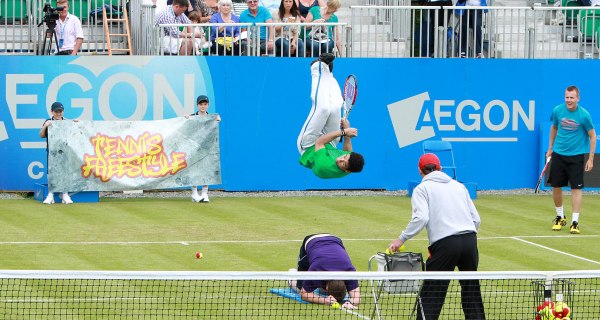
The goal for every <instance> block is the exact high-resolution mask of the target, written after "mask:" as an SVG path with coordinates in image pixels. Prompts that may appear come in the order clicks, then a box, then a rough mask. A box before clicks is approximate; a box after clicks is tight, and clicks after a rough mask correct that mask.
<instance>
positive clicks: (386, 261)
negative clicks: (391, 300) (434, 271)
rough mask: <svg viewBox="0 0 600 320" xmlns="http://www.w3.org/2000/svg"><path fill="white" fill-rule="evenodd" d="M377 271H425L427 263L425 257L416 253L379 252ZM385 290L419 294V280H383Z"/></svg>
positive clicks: (376, 258)
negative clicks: (424, 260)
mask: <svg viewBox="0 0 600 320" xmlns="http://www.w3.org/2000/svg"><path fill="white" fill-rule="evenodd" d="M375 260H377V271H407V272H409V271H423V270H425V263H424V262H423V255H422V254H421V253H416V252H398V253H393V254H386V253H383V252H378V253H377V255H376V256H375ZM379 285H380V286H382V287H383V290H385V291H386V292H389V293H402V292H418V291H419V287H420V286H419V280H381V281H380V283H379Z"/></svg>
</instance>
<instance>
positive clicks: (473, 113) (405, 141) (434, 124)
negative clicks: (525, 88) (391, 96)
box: [387, 92, 535, 148]
mask: <svg viewBox="0 0 600 320" xmlns="http://www.w3.org/2000/svg"><path fill="white" fill-rule="evenodd" d="M387 107H388V112H389V114H390V118H391V121H392V124H393V127H394V133H395V134H396V140H397V141H398V146H399V147H400V148H403V147H406V146H409V145H411V144H414V143H417V142H421V141H423V140H427V139H431V138H434V137H436V136H437V135H440V136H443V137H442V138H441V139H442V140H447V141H463V142H500V141H504V142H514V141H518V136H517V134H516V132H518V131H520V130H521V129H522V127H524V128H525V129H526V130H528V131H534V128H535V101H533V100H529V101H526V102H524V103H521V102H520V101H517V100H513V101H510V102H505V101H502V100H492V101H489V102H479V101H475V100H462V101H455V100H448V99H435V100H431V99H430V96H429V92H423V93H421V94H418V95H415V96H412V97H409V98H406V99H403V100H400V101H396V102H394V103H391V104H389V105H388V106H387Z"/></svg>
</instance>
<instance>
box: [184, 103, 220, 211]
mask: <svg viewBox="0 0 600 320" xmlns="http://www.w3.org/2000/svg"><path fill="white" fill-rule="evenodd" d="M208 103H209V101H208V97H207V96H205V95H199V96H198V98H196V105H197V106H198V111H196V112H195V113H192V114H190V115H189V116H186V118H189V117H190V116H199V117H206V116H207V115H208ZM215 121H217V122H221V116H219V115H218V114H217V115H216V117H215ZM192 201H193V202H201V203H209V202H210V201H209V199H208V186H207V185H203V186H202V194H200V195H199V194H198V187H196V186H192Z"/></svg>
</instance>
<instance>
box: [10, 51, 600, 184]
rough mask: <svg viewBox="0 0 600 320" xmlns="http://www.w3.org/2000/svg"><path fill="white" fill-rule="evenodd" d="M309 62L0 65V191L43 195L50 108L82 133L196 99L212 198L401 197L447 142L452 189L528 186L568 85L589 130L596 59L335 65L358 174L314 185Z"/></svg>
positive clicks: (157, 115) (598, 93) (75, 60)
mask: <svg viewBox="0 0 600 320" xmlns="http://www.w3.org/2000/svg"><path fill="white" fill-rule="evenodd" d="M312 60H313V59H310V58H264V57H217V56H211V57H201V56H197V57H159V56H123V57H114V56H113V57H100V56H97V57H92V56H78V57H67V56H64V57H63V56H59V57H56V56H53V57H47V56H46V57H41V56H40V57H31V56H28V57H24V56H0V65H2V68H0V88H1V89H0V155H1V156H0V190H33V189H34V186H35V184H36V183H46V181H47V175H46V172H47V163H46V143H45V142H46V141H45V139H41V138H40V137H39V131H40V127H41V126H42V124H43V123H44V120H45V119H47V118H49V107H50V105H51V104H52V102H54V101H60V102H62V103H63V104H64V106H65V115H64V116H65V117H66V118H68V119H77V120H79V121H80V122H82V123H83V122H84V121H93V122H98V121H143V122H145V121H160V120H163V119H173V118H183V116H185V115H189V114H191V113H193V112H195V111H196V108H197V106H196V97H197V96H198V95H206V96H208V97H209V99H210V105H209V108H208V112H209V113H210V114H213V113H218V114H219V115H220V116H221V118H222V119H223V121H222V122H220V125H219V126H220V132H219V134H220V142H221V145H220V151H221V169H222V170H221V176H222V182H221V184H218V185H215V186H213V188H215V189H224V190H227V191H256V190H258V191H261V190H307V189H308V190H312V189H378V190H381V189H385V190H401V189H406V188H407V185H408V181H412V180H418V179H419V178H420V176H419V172H418V170H417V161H418V159H419V156H420V155H421V154H422V153H423V142H424V141H426V140H444V141H449V142H451V143H452V147H453V151H454V159H455V163H456V167H458V169H457V176H458V179H459V180H460V181H467V182H474V183H476V184H477V188H478V189H479V190H490V189H517V188H533V187H534V186H535V183H536V181H537V179H538V176H539V173H540V171H539V170H540V167H539V163H540V162H541V161H543V154H544V152H545V151H546V149H547V148H548V146H547V145H543V144H542V145H540V139H541V135H547V133H546V132H542V131H541V130H540V123H542V122H547V121H549V119H550V114H551V112H552V108H553V107H554V106H556V105H558V104H560V103H562V102H563V101H564V90H565V88H566V87H567V86H570V85H576V86H578V87H579V88H580V89H581V100H580V104H581V105H582V106H584V107H585V108H586V109H587V110H588V111H589V112H590V113H591V115H592V119H593V120H594V121H595V122H596V123H598V121H599V119H600V107H598V101H600V90H597V87H598V84H597V83H598V81H597V80H596V77H595V75H597V74H599V73H600V63H598V61H595V60H575V59H573V60H549V59H533V60H522V59H379V58H338V59H336V60H335V62H334V69H333V75H334V77H335V78H336V79H337V80H338V82H339V83H340V85H343V82H344V80H345V79H346V77H347V76H348V74H354V75H356V77H357V78H358V83H359V90H358V97H357V99H356V104H355V107H354V109H353V111H352V114H351V116H350V122H351V125H352V126H353V127H356V128H358V130H359V135H358V137H357V138H355V139H353V141H352V144H353V148H354V150H356V151H357V152H359V153H361V154H363V156H364V157H365V162H366V164H365V167H364V170H363V172H361V173H359V174H351V175H348V176H347V177H345V178H342V179H327V180H324V179H320V178H318V177H315V175H314V174H313V173H312V172H311V171H310V170H309V169H306V168H304V167H303V166H301V165H300V164H299V163H298V158H299V154H298V150H297V148H296V139H297V137H298V134H299V132H300V129H301V127H302V125H303V123H304V121H305V120H306V117H307V116H308V113H309V111H310V108H311V100H310V93H311V78H310V71H309V70H310V63H311V61H312ZM557 70H559V71H560V70H579V71H581V70H585V72H567V73H560V72H558V71H557ZM557 72H558V73H557ZM559 73H560V76H557V74H559ZM153 129H154V128H153ZM597 129H598V128H597ZM93 135H95V132H94V133H93ZM93 135H92V136H93ZM136 139H139V137H136ZM98 141H100V140H98ZM169 159H170V161H173V160H172V158H169ZM596 159H600V158H599V157H596ZM596 161H598V160H596ZM80 169H81V168H80ZM131 170H133V169H131ZM50 171H52V170H50ZM182 171H183V170H182ZM182 171H179V172H177V173H176V175H178V174H180V173H181V172H182ZM596 171H599V172H600V165H598V164H596V166H595V167H594V172H596ZM78 174H80V175H81V172H80V171H78ZM89 179H96V180H97V182H98V181H102V180H101V179H102V175H100V176H99V177H95V176H93V175H90V178H89ZM153 179H156V178H153ZM175 179H176V178H175ZM110 181H111V182H112V181H115V179H114V178H111V179H110ZM186 183H187V182H186ZM175 184H177V183H175ZM182 184H183V183H182ZM209 184H210V183H209ZM586 185H587V184H586ZM70 187H72V186H70ZM120 187H129V186H127V185H123V186H120ZM135 188H145V187H135ZM69 191H71V190H69Z"/></svg>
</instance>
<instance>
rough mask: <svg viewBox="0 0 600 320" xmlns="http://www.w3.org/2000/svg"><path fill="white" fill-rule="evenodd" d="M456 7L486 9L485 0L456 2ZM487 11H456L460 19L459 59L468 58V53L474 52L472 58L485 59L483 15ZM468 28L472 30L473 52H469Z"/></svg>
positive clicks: (460, 0)
mask: <svg viewBox="0 0 600 320" xmlns="http://www.w3.org/2000/svg"><path fill="white" fill-rule="evenodd" d="M456 5H457V6H465V7H486V6H487V1H486V0H458V2H457V3H456ZM484 12H486V13H487V10H473V9H471V10H464V9H457V10H456V14H457V16H458V17H459V19H460V48H459V52H460V57H461V58H467V57H469V52H473V51H475V54H474V56H475V57H477V58H485V56H484V54H483V36H482V34H481V33H482V29H483V13H484ZM469 28H472V29H473V35H474V37H473V42H472V43H473V47H474V48H472V49H474V50H469V47H468V41H469Z"/></svg>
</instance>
